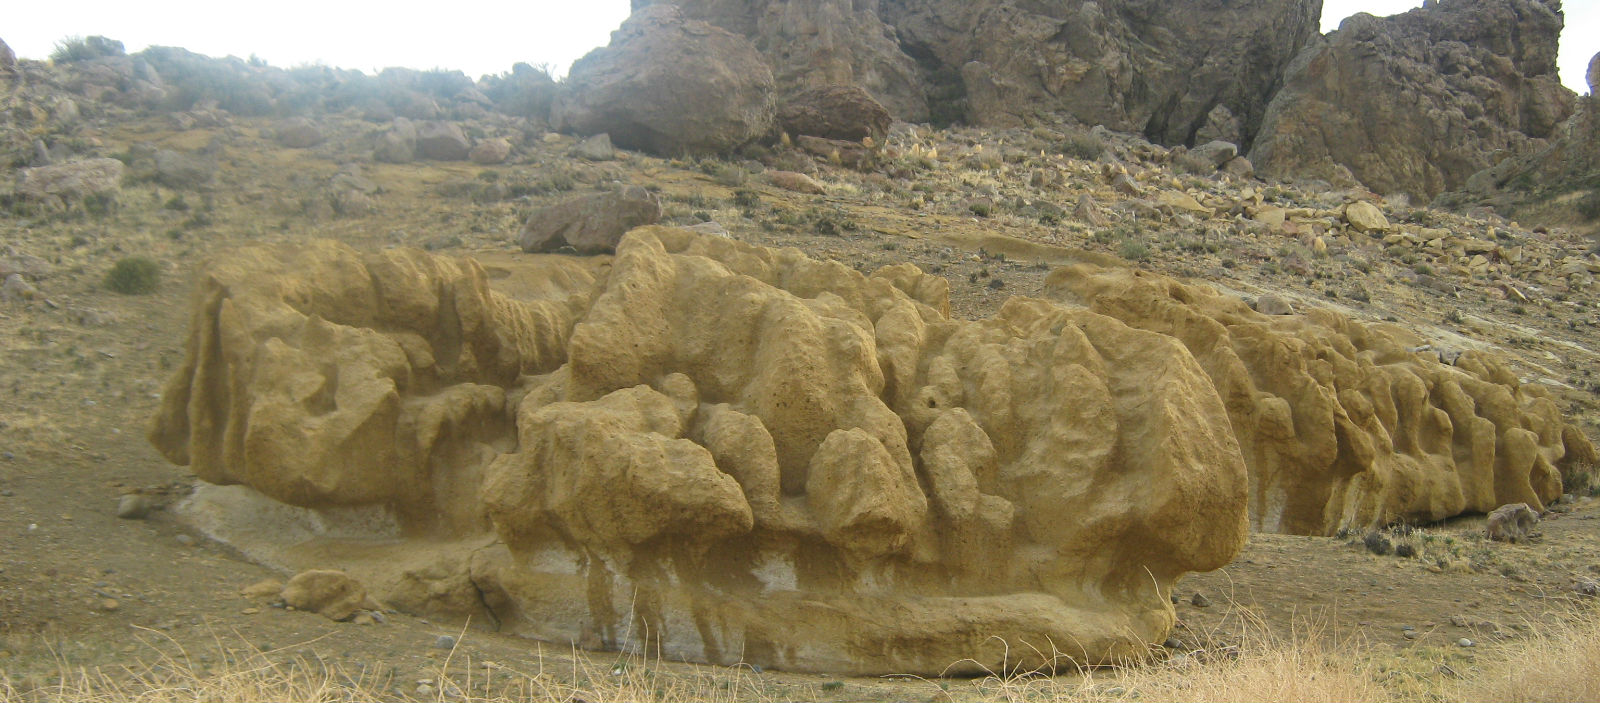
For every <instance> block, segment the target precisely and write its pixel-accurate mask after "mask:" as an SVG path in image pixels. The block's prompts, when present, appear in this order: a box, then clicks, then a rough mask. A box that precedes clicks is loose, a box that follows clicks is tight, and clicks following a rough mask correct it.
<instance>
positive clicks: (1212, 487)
mask: <svg viewBox="0 0 1600 703" xmlns="http://www.w3.org/2000/svg"><path fill="white" fill-rule="evenodd" d="M590 261H593V260H588V259H578V258H567V257H535V258H533V259H531V260H530V261H529V262H528V263H527V264H526V266H527V267H531V269H532V270H536V271H537V272H538V275H537V276H530V277H528V280H537V281H539V288H540V290H539V291H537V292H536V293H534V294H526V295H524V296H523V297H521V298H518V299H513V298H512V297H509V296H508V295H506V294H503V293H500V292H496V291H494V290H491V289H490V288H489V285H488V277H487V276H486V274H485V272H484V269H483V268H482V267H480V266H479V265H478V264H476V263H474V262H472V261H470V260H455V259H448V258H442V257H434V256H430V255H428V254H425V253H422V252H420V251H416V250H388V251H383V252H378V253H370V254H360V253H357V252H355V251H353V250H351V249H349V248H347V247H345V246H343V245H339V244H334V243H328V242H317V243H312V244H307V245H304V246H302V247H299V248H286V249H261V248H257V249H245V250H241V251H236V252H232V253H230V254H228V255H227V256H225V257H222V258H219V259H216V260H214V261H212V262H211V263H210V264H208V265H207V266H206V268H205V269H204V270H203V271H202V273H201V275H200V277H199V283H198V286H197V290H196V293H195V297H194V308H193V318H192V327H191V337H190V340H189V343H188V347H187V351H186V356H185V360H184V362H183V365H182V367H181V369H180V370H178V371H177V372H176V373H175V374H174V376H173V377H172V379H171V381H170V382H169V385H168V386H167V388H166V391H165V393H164V395H163V401H162V407H161V410H160V413H159V416H158V417H157V418H156V421H155V423H154V425H153V427H152V430H151V435H150V436H151V440H152V441H153V442H154V444H155V445H156V446H157V447H158V448H159V449H160V450H161V452H162V453H163V454H164V455H165V456H167V457H168V458H169V459H171V460H172V461H174V462H177V463H180V464H187V465H189V466H191V467H192V468H193V470H194V471H195V473H196V474H197V475H198V476H199V477H200V478H202V479H204V480H205V481H209V482H212V483H220V484H244V485H245V486H248V487H249V488H250V489H251V491H253V492H259V494H261V495H263V496H265V497H267V498H270V499H272V500H274V501H281V502H282V503H287V504H289V505H293V506H300V507H302V508H305V509H308V510H313V511H320V512H323V513H327V514H330V515H332V514H334V513H337V512H338V511H341V510H351V509H369V510H376V511H380V512H381V513H383V515H385V516H386V517H384V518H383V519H377V520H373V521H372V522H373V524H391V525H393V526H394V527H393V532H392V533H390V534H388V536H389V537H390V538H391V540H390V541H388V542H384V541H368V542H362V543H346V544H344V546H340V547H338V549H337V550H335V551H323V552H317V553H319V554H321V555H322V556H323V557H325V558H331V557H330V555H335V554H343V555H349V554H351V553H352V552H353V551H358V550H361V549H365V550H368V551H371V552H374V553H383V554H398V553H395V552H392V551H390V552H384V551H383V550H385V549H389V547H386V546H385V545H386V544H394V542H393V540H392V538H395V537H401V536H409V537H412V538H415V539H414V540H411V541H407V542H405V543H404V544H407V545H411V546H410V547H407V549H409V550H410V551H408V552H406V555H405V556H404V557H402V558H400V559H387V558H385V559H382V560H379V561H378V562H377V563H379V565H378V566H376V567H373V568H374V569H375V570H377V571H381V572H382V573H365V574H363V575H362V581H364V582H365V583H367V584H368V587H369V589H372V590H373V595H374V596H376V597H377V598H379V599H380V600H382V601H384V602H386V603H390V604H394V605H397V606H399V607H407V608H419V609H424V610H426V609H430V608H437V609H442V610H445V611H446V612H462V611H463V609H464V610H465V612H479V613H480V614H483V615H485V616H486V617H485V618H480V619H479V621H480V622H481V621H483V620H484V619H487V620H489V621H493V622H497V623H499V625H500V626H501V627H502V628H503V629H508V630H512V631H516V632H521V633H524V634H528V635H531V636H535V637H540V638H544V639H550V640H557V641H571V642H575V643H581V644H584V645H586V646H606V647H628V648H640V649H647V650H648V651H650V652H658V651H659V652H661V653H663V654H665V655H666V656H670V657H685V658H691V659H696V660H701V661H713V662H723V663H727V662H733V661H739V660H743V661H748V662H752V663H757V664H761V665H764V666H774V667H781V668H786V669H793V670H812V671H833V672H842V673H856V674H866V673H886V672H899V673H921V674H939V673H943V672H956V673H961V672H968V673H971V672H976V671H979V670H980V668H981V667H988V668H989V669H990V670H996V671H999V670H1010V669H1014V668H1017V667H1036V666H1049V665H1052V664H1055V663H1057V662H1058V659H1059V658H1069V659H1071V660H1074V661H1078V662H1094V661H1103V660H1105V659H1107V658H1110V657H1119V656H1130V655H1136V654H1137V653H1138V652H1142V651H1143V648H1144V647H1145V643H1148V642H1160V641H1161V640H1162V639H1163V638H1164V637H1165V636H1166V634H1167V632H1168V630H1169V629H1170V628H1171V626H1172V624H1173V619H1174V613H1173V610H1172V607H1171V604H1170V601H1169V597H1170V595H1171V591H1172V589H1173V586H1174V585H1175V583H1176V581H1177V579H1178V578H1179V577H1181V576H1182V575H1183V574H1184V573H1185V572H1190V571H1196V570H1206V569H1213V568H1217V567H1219V566H1221V565H1223V564H1225V563H1227V562H1228V561H1229V560H1230V559H1231V558H1232V557H1233V555H1234V554H1235V553H1236V552H1237V551H1238V549H1239V548H1240V547H1241V546H1242V545H1243V543H1244V539H1245V532H1246V525H1245V515H1246V511H1245V501H1246V476H1245V464H1244V460H1243V459H1242V458H1241V455H1240V451H1239V447H1238V445H1237V444H1236V442H1235V441H1234V439H1233V434H1232V432H1230V431H1229V427H1228V422H1229V420H1228V415H1227V412H1226V410H1225V408H1224V406H1223V404H1222V402H1221V401H1220V400H1219V399H1218V397H1217V394H1216V392H1215V391H1214V390H1213V388H1212V385H1211V382H1210V380H1208V379H1207V377H1206V374H1205V371H1204V370H1203V369H1202V368H1201V367H1200V365H1198V364H1197V363H1196V362H1195V360H1194V358H1193V357H1191V356H1190V354H1189V353H1188V352H1187V351H1186V350H1185V349H1184V348H1183V346H1182V345H1181V344H1179V343H1178V342H1177V341H1176V340H1174V339H1172V338H1171V337H1167V336H1164V335H1160V334H1156V333H1152V332H1146V331H1141V330H1137V329H1134V328H1131V327H1129V326H1127V325H1125V324H1123V323H1121V322H1118V321H1116V320H1113V319H1111V318H1109V317H1105V316H1103V315H1099V314H1096V313H1093V312H1090V311H1087V310H1084V309H1081V308H1073V307H1069V306H1064V305H1060V304H1056V303H1051V302H1047V301H1043V300H1028V299H1022V298H1017V299H1013V300H1011V301H1010V302H1008V303H1007V304H1006V305H1005V306H1004V307H1003V308H1002V309H1001V311H1000V312H999V313H998V315H997V316H996V317H995V318H993V319H989V320H983V321H962V320H954V319H951V317H950V315H949V303H948V287H947V283H946V282H945V281H944V279H942V278H938V277H933V276H928V275H924V274H922V273H921V272H920V271H918V270H916V268H915V267H912V266H910V265H899V266H892V267H888V268H885V269H882V270H880V271H878V272H876V273H874V274H872V275H871V276H863V275H861V274H858V273H856V272H854V271H853V270H851V269H849V268H847V267H845V266H843V265H841V264H838V263H835V262H823V261H816V260H812V259H809V258H806V257H805V256H804V255H803V254H801V253H800V252H799V251H796V250H793V249H785V250H769V249H762V248H758V247H753V246H750V245H746V244H742V243H739V242H735V241H732V240H728V239H724V238H719V237H710V236H699V235H695V234H692V233H689V232H687V231H684V230H677V229H668V228H660V227H647V228H641V229H637V230H634V231H633V232H631V233H630V234H628V235H627V237H625V238H624V239H623V241H622V243H621V244H620V245H619V246H618V248H617V253H616V256H615V258H614V259H613V260H612V261H611V262H610V264H609V266H608V267H597V268H589V264H588V262H590ZM596 272H598V275H596ZM513 279H515V275H513ZM217 515H218V518H219V519H220V520H222V521H224V522H226V521H228V520H238V519H243V517H242V515H241V514H240V513H238V512H237V511H234V512H230V511H228V510H222V511H221V512H220V513H218V514H217ZM253 534H254V535H255V537H256V538H257V539H263V538H268V539H270V538H271V537H272V536H280V535H281V536H282V538H283V539H285V540H288V543H291V544H292V543H297V542H299V541H300V539H302V538H301V537H295V536H293V535H292V534H291V533H290V531H286V530H255V531H253ZM419 540H420V541H419ZM452 540H453V541H452ZM424 542H425V543H426V544H424ZM306 544H311V543H306ZM362 544H365V545H367V546H365V547H362V546H361V545H362ZM440 544H444V545H446V546H443V547H440V546H437V545H440ZM428 545H434V546H428ZM449 545H456V546H449ZM298 548H303V549H313V547H309V546H305V545H299V547H298ZM418 554H427V555H435V556H434V557H429V558H435V559H436V560H435V561H432V562H428V563H426V564H418V565H416V566H415V567H414V568H411V567H408V568H407V569H405V570H404V571H403V573H402V572H398V571H396V568H397V567H395V566H394V562H395V561H403V560H405V559H411V560H413V561H414V560H416V559H419V558H421V557H418V556H417V555H418ZM320 568H346V570H349V569H348V567H340V566H337V565H332V564H330V565H327V566H323V567H320ZM385 569H387V571H384V570H385ZM351 573H352V574H355V573H356V571H351ZM474 608H478V609H480V610H476V611H475V610H472V609H474ZM485 611H487V612H485ZM657 647H659V649H657ZM1008 648H1009V651H1008ZM952 667H953V668H952Z"/></svg>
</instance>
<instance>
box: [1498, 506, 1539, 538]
mask: <svg viewBox="0 0 1600 703" xmlns="http://www.w3.org/2000/svg"><path fill="white" fill-rule="evenodd" d="M1538 525H1539V515H1538V513H1535V512H1533V508H1530V507H1528V504H1527V503H1510V504H1507V505H1502V506H1500V507H1498V508H1495V509H1494V512H1492V513H1489V524H1488V527H1487V528H1486V531H1487V533H1488V535H1489V539H1492V540H1495V541H1497V542H1513V543H1515V542H1522V541H1526V540H1527V539H1528V538H1530V537H1533V536H1534V535H1535V532H1534V528H1535V527H1537V526H1538Z"/></svg>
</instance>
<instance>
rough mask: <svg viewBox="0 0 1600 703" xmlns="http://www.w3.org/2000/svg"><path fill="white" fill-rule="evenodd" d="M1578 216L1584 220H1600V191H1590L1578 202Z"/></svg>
mask: <svg viewBox="0 0 1600 703" xmlns="http://www.w3.org/2000/svg"><path fill="white" fill-rule="evenodd" d="M1578 214H1579V215H1580V216H1582V217H1583V219H1584V220H1587V221H1591V222H1592V221H1594V220H1600V191H1590V192H1589V194H1588V195H1585V196H1583V197H1582V198H1580V199H1579V200H1578Z"/></svg>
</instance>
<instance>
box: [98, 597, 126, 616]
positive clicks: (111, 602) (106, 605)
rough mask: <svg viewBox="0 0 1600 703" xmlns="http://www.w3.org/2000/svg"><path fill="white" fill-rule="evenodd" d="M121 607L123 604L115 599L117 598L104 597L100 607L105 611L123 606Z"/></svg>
mask: <svg viewBox="0 0 1600 703" xmlns="http://www.w3.org/2000/svg"><path fill="white" fill-rule="evenodd" d="M121 607H122V604H121V603H118V602H117V599H115V598H102V599H100V609H101V610H104V611H106V612H108V613H109V612H111V611H113V610H116V609H118V608H121Z"/></svg>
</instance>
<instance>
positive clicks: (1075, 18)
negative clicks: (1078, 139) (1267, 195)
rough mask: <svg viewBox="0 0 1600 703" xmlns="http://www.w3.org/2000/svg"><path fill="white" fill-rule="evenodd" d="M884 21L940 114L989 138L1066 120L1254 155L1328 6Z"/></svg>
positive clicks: (1046, 11)
mask: <svg viewBox="0 0 1600 703" xmlns="http://www.w3.org/2000/svg"><path fill="white" fill-rule="evenodd" d="M882 13H883V16H884V18H885V19H886V20H887V21H888V22H889V24H891V25H893V26H894V27H895V29H896V30H897V33H898V36H899V38H900V43H901V46H902V47H903V49H904V50H905V51H906V52H907V53H909V54H910V55H911V56H914V57H916V58H917V59H918V61H919V63H920V64H921V65H922V67H923V69H924V76H925V78H926V80H927V81H928V82H929V86H928V92H929V94H930V95H936V96H938V98H937V99H933V100H930V110H932V111H933V112H936V113H940V112H943V113H950V112H960V113H962V114H963V116H964V118H965V120H966V121H967V122H969V123H971V124H977V125H984V126H1016V125H1021V124H1028V123H1031V122H1034V121H1036V120H1041V119H1042V120H1047V121H1048V120H1049V119H1051V118H1049V117H1048V115H1049V114H1050V113H1062V114H1066V115H1069V116H1071V117H1072V118H1074V119H1076V120H1078V121H1079V122H1082V123H1084V124H1090V125H1093V124H1103V125H1105V126H1106V127H1108V128H1111V129H1114V130H1118V131H1125V132H1138V133H1142V134H1144V135H1145V136H1146V137H1147V138H1149V139H1151V140H1152V141H1156V142H1160V143H1163V144H1185V145H1191V146H1192V145H1194V144H1196V143H1204V142H1207V141H1211V140H1224V141H1229V142H1233V143H1236V144H1245V145H1248V144H1249V143H1250V141H1251V139H1252V138H1253V137H1254V135H1255V133H1256V128H1257V125H1258V124H1259V123H1260V120H1261V115H1262V114H1263V112H1264V111H1265V108H1266V101H1267V98H1268V97H1269V96H1270V95H1271V94H1272V91H1273V90H1274V89H1275V88H1276V86H1277V84H1278V78H1279V76H1280V75H1281V74H1282V72H1283V68H1284V67H1285V66H1286V65H1288V63H1289V61H1290V60H1291V59H1292V58H1293V57H1294V56H1295V54H1296V53H1297V52H1299V51H1300V49H1301V48H1302V47H1304V46H1306V45H1307V44H1308V43H1309V42H1310V41H1311V40H1313V39H1314V38H1315V37H1316V36H1317V33H1318V28H1317V24H1318V21H1319V19H1320V17H1321V14H1322V3H1321V1H1320V0H1247V1H1244V2H1239V1H1237V0H1202V1H1199V2H1165V1H1162V0H1103V1H1099V2H1095V1H1088V0H1069V1H1067V2H1056V3H1029V2H1020V1H1017V0H987V1H985V2H973V3H965V2H949V1H948V0H885V1H884V3H883V7H882ZM963 96H964V97H963ZM941 101H942V102H943V103H945V104H940V103H941ZM962 101H964V107H961V108H957V109H952V106H951V105H950V104H949V103H960V102H962Z"/></svg>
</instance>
